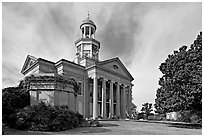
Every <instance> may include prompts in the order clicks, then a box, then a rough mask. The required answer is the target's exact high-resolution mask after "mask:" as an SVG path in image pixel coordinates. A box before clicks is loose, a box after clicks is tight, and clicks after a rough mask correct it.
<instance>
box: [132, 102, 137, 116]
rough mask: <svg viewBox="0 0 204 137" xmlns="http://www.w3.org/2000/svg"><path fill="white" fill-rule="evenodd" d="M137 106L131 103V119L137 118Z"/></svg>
mask: <svg viewBox="0 0 204 137" xmlns="http://www.w3.org/2000/svg"><path fill="white" fill-rule="evenodd" d="M137 113H138V112H137V106H136V105H135V104H134V103H131V117H132V118H134V119H135V118H136V117H137Z"/></svg>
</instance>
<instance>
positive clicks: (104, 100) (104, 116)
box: [101, 78, 107, 119]
mask: <svg viewBox="0 0 204 137" xmlns="http://www.w3.org/2000/svg"><path fill="white" fill-rule="evenodd" d="M101 112H102V117H103V119H106V118H107V117H106V79H105V78H103V83H102V111H101Z"/></svg>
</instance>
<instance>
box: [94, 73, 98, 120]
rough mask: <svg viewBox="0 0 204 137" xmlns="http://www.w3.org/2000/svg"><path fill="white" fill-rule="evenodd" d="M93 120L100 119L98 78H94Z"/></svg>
mask: <svg viewBox="0 0 204 137" xmlns="http://www.w3.org/2000/svg"><path fill="white" fill-rule="evenodd" d="M93 87H94V88H93V119H96V118H98V78H97V77H96V76H94V78H93Z"/></svg>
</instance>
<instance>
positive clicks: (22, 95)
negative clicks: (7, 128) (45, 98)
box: [2, 87, 30, 124]
mask: <svg viewBox="0 0 204 137" xmlns="http://www.w3.org/2000/svg"><path fill="white" fill-rule="evenodd" d="M29 104H30V96H29V93H28V92H25V90H24V89H23V88H22V87H8V88H4V89H3V90H2V122H3V123H5V124H7V123H8V122H11V119H10V118H13V114H14V113H16V112H17V111H18V110H19V109H22V108H24V107H25V106H27V105H29ZM10 115H12V116H10Z"/></svg>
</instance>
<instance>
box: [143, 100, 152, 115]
mask: <svg viewBox="0 0 204 137" xmlns="http://www.w3.org/2000/svg"><path fill="white" fill-rule="evenodd" d="M142 106H143V107H142V109H141V111H142V112H143V113H144V114H145V115H146V118H148V116H149V115H150V114H151V112H152V111H153V109H152V103H144V104H142Z"/></svg>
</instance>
